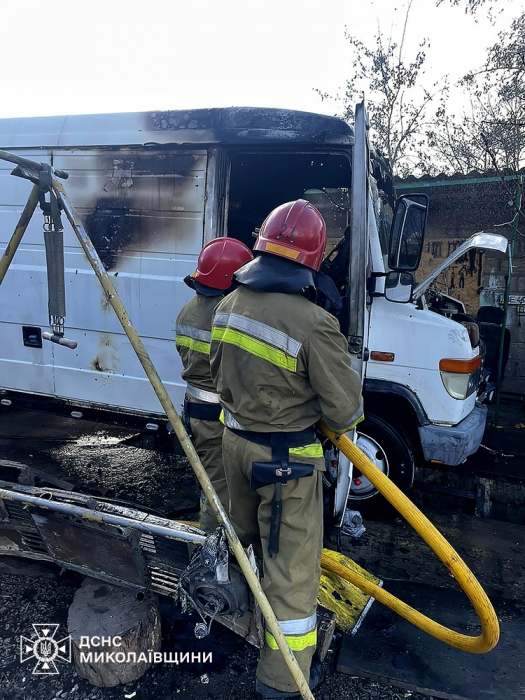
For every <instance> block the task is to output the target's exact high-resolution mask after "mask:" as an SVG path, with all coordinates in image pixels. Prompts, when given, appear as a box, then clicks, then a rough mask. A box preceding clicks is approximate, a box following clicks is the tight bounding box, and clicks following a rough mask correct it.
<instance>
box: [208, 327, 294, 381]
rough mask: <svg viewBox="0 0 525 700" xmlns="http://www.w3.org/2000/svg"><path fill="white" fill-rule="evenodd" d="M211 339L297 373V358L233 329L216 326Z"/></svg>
mask: <svg viewBox="0 0 525 700" xmlns="http://www.w3.org/2000/svg"><path fill="white" fill-rule="evenodd" d="M211 339H212V340H215V341H222V342H224V343H229V344H230V345H236V346H237V347H238V348H241V350H246V352H249V353H250V355H255V356H256V357H260V358H261V359H262V360H266V361H267V362H271V363H272V364H273V365H276V366H277V367H282V368H283V369H287V370H288V371H289V372H296V371H297V359H296V358H295V357H290V356H289V355H287V354H286V353H285V352H283V351H282V350H278V349H277V348H273V347H272V346H271V345H268V343H264V342H263V341H262V340H256V339H255V338H251V337H250V336H248V335H245V334H244V333H241V332H240V331H236V330H233V328H221V327H219V326H214V328H213V330H212V333H211Z"/></svg>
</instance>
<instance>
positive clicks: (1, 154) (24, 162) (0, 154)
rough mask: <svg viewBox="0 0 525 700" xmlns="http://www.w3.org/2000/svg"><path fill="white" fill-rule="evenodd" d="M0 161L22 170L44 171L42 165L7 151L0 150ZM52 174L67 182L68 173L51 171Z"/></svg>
mask: <svg viewBox="0 0 525 700" xmlns="http://www.w3.org/2000/svg"><path fill="white" fill-rule="evenodd" d="M0 159H1V160H7V161H8V162H9V163H16V165H20V166H22V168H29V169H30V170H37V171H38V172H40V171H41V170H43V169H44V167H45V166H44V164H43V163H39V162H38V161H36V160H30V159H29V158H23V157H22V156H15V154H14V153H9V151H2V150H0ZM53 172H54V173H55V175H56V176H57V177H60V178H62V180H67V178H68V177H69V173H66V172H65V171H64V170H57V169H53Z"/></svg>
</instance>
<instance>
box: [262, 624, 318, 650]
mask: <svg viewBox="0 0 525 700" xmlns="http://www.w3.org/2000/svg"><path fill="white" fill-rule="evenodd" d="M284 638H285V639H286V641H287V642H288V646H289V647H290V649H291V650H292V651H303V650H304V649H307V648H308V647H315V646H317V630H316V629H315V630H312V631H311V632H307V633H306V634H299V635H294V636H293V637H289V636H288V635H285V637H284ZM264 640H265V642H266V644H268V646H269V647H270V649H274V650H275V649H278V648H279V647H278V646H277V642H276V641H275V637H274V636H273V635H272V634H270V633H269V632H268V630H265V631H264Z"/></svg>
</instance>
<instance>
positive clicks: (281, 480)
mask: <svg viewBox="0 0 525 700" xmlns="http://www.w3.org/2000/svg"><path fill="white" fill-rule="evenodd" d="M228 430H232V429H231V428H228ZM232 433H235V434H236V435H239V436H240V437H242V438H244V439H245V440H249V441H250V442H254V443H256V444H257V445H263V446H264V447H270V448H271V450H272V461H271V462H252V478H251V482H250V486H251V488H252V490H256V489H260V488H262V487H263V486H268V484H275V491H274V496H273V500H272V514H271V518H270V535H269V538H268V554H269V555H270V556H271V557H275V555H276V554H277V553H278V551H279V532H280V529H281V517H282V509H283V501H282V487H283V486H286V484H287V483H288V481H290V480H292V479H300V478H302V477H303V476H311V475H312V474H313V472H314V465H313V464H301V463H298V462H293V463H291V462H290V457H289V450H290V448H293V447H304V446H305V445H309V444H311V443H312V442H314V440H315V428H313V427H311V428H307V429H306V430H301V431H300V432H296V433H286V432H283V433H258V432H255V431H252V430H232Z"/></svg>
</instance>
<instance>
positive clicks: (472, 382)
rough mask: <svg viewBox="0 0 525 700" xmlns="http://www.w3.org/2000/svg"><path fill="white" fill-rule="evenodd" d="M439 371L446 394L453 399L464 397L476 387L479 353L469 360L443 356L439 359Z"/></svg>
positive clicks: (479, 368)
mask: <svg viewBox="0 0 525 700" xmlns="http://www.w3.org/2000/svg"><path fill="white" fill-rule="evenodd" d="M439 371H440V373H441V380H442V382H443V386H444V387H445V389H446V390H447V392H448V394H450V396H452V398H454V399H460V400H463V399H466V398H467V397H469V396H470V395H471V394H473V393H474V392H475V391H476V390H477V388H478V384H479V378H480V373H481V355H476V356H475V357H472V358H470V359H469V360H456V359H452V358H444V359H443V360H440V361H439Z"/></svg>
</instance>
